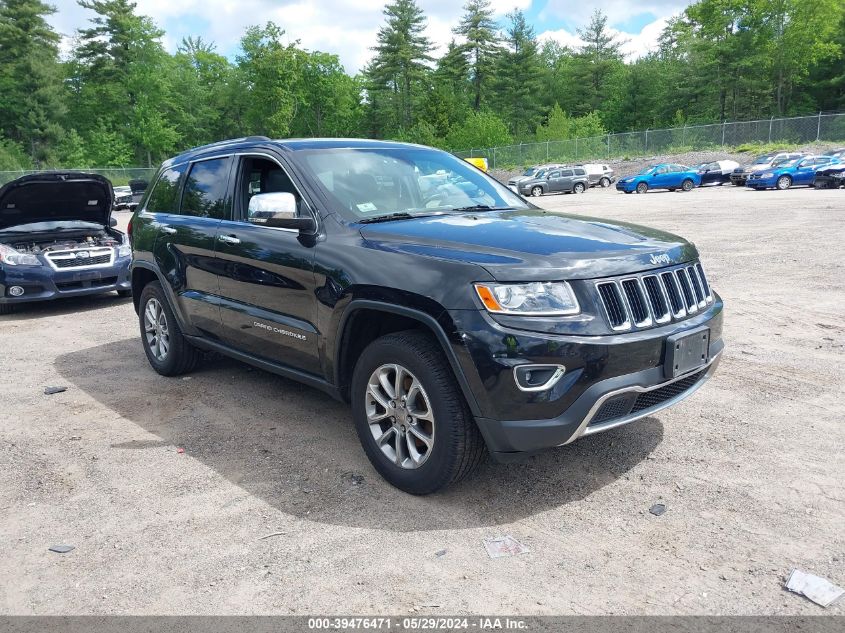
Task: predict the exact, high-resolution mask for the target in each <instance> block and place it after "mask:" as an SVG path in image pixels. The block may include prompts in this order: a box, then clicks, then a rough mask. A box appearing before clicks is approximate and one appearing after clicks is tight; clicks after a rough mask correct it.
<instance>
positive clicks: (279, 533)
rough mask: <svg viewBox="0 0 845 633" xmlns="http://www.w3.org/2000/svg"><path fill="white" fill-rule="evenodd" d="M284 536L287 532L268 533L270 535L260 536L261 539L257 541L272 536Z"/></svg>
mask: <svg viewBox="0 0 845 633" xmlns="http://www.w3.org/2000/svg"><path fill="white" fill-rule="evenodd" d="M285 534H287V532H272V533H270V534H265V535H264V536H262V537H261V538H259V539H258V540H259V541H263V540H264V539H266V538H271V537H273V536H284V535H285Z"/></svg>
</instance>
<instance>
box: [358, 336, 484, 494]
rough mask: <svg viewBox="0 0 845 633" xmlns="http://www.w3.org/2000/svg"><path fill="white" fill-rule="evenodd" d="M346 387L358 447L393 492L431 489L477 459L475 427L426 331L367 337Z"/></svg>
mask: <svg viewBox="0 0 845 633" xmlns="http://www.w3.org/2000/svg"><path fill="white" fill-rule="evenodd" d="M351 389H352V414H353V417H354V420H355V429H356V431H357V432H358V438H359V439H360V441H361V444H362V446H363V448H364V452H365V453H366V454H367V457H368V458H369V460H370V462H371V463H372V465H373V467H374V468H375V469H376V470H377V471H378V472H379V474H381V476H382V477H384V478H385V479H386V480H387V481H388V482H389V483H390V484H392V485H394V486H396V487H397V488H399V489H400V490H404V491H405V492H409V493H411V494H415V495H424V494H429V493H432V492H435V491H436V490H439V489H440V488H442V487H443V486H446V485H448V484H450V483H452V482H455V481H458V480H460V479H463V478H464V477H466V476H467V475H468V474H469V473H470V472H472V470H474V469H475V467H476V466H477V465H478V464H479V463H480V462H481V459H482V457H483V455H484V441H483V440H482V438H481V433H480V432H479V430H478V427H477V426H476V424H475V420H473V418H472V414H471V413H470V411H469V409H468V407H467V405H466V402H465V401H464V399H463V396H462V394H461V392H460V390H459V389H458V386H457V382H456V380H455V375H454V374H453V373H452V369H451V368H450V367H449V363H448V362H447V360H446V358H445V357H444V356H443V353H442V352H441V351H440V346H439V345H438V344H437V342H436V341H435V340H434V339H433V338H432V337H430V336H428V335H426V334H424V333H422V332H416V331H408V332H398V333H395V334H388V335H386V336H382V337H381V338H379V339H377V340H375V341H374V342H373V343H371V344H370V345H369V346H368V347H367V348H366V349H365V350H364V352H363V353H362V354H361V356H360V358H359V359H358V363H357V364H356V365H355V371H354V373H353V376H352V386H351Z"/></svg>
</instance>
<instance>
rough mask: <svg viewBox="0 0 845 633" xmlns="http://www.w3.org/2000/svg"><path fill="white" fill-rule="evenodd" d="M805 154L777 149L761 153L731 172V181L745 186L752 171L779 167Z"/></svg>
mask: <svg viewBox="0 0 845 633" xmlns="http://www.w3.org/2000/svg"><path fill="white" fill-rule="evenodd" d="M802 156H804V154H802V153H801V152H786V151H782V150H780V151H776V152H769V153H767V154H761V155H760V156H758V157H757V158H755V159H754V160H753V161H752V162H750V163H748V164H746V165H740V166H739V167H737V168H736V169H734V170H733V172H732V173H731V183H732V184H734V185H736V186H737V187H744V186H745V183H746V181H747V180H748V178H749V176H751V174H752V173H754V172H758V171H765V170H767V169H769V168H771V167H777V166H779V165H782V164H784V163H788V162H791V161H793V160H796V159H798V158H801V157H802Z"/></svg>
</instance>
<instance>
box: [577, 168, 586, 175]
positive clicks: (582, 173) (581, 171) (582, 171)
mask: <svg viewBox="0 0 845 633" xmlns="http://www.w3.org/2000/svg"><path fill="white" fill-rule="evenodd" d="M586 173H587V172H585V171H584V170H583V169H576V170H575V175H576V176H584V175H585V174H586Z"/></svg>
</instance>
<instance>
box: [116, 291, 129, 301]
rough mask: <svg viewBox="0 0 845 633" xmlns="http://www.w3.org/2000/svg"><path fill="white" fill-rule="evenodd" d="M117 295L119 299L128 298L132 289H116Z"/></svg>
mask: <svg viewBox="0 0 845 633" xmlns="http://www.w3.org/2000/svg"><path fill="white" fill-rule="evenodd" d="M117 296H118V297H120V298H121V299H128V298H129V297H131V296H132V291H131V290H118V291H117Z"/></svg>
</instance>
